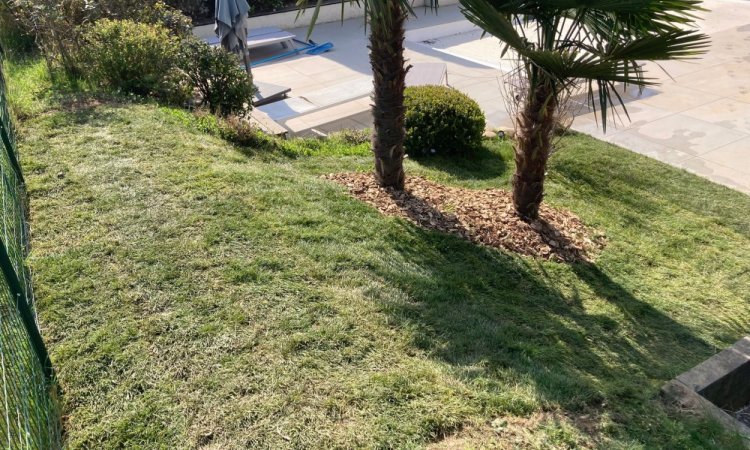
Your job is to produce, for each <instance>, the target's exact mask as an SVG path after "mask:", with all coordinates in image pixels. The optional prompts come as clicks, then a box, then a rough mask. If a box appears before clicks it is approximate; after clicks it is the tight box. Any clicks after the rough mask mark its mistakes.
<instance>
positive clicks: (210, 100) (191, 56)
mask: <svg viewBox="0 0 750 450" xmlns="http://www.w3.org/2000/svg"><path fill="white" fill-rule="evenodd" d="M180 53H181V54H180V58H179V62H180V68H181V70H182V71H183V72H184V73H185V75H186V76H187V77H188V78H189V79H190V82H191V84H192V85H193V86H195V88H196V90H197V91H198V94H199V95H200V100H199V104H200V106H205V107H206V108H208V109H209V110H210V111H211V112H212V113H214V114H219V115H222V116H230V115H238V116H244V115H246V114H247V113H248V112H249V111H250V109H251V108H252V100H253V95H254V94H255V88H254V86H253V82H252V78H251V77H250V75H249V74H248V73H247V72H245V71H244V70H243V69H242V68H241V67H240V62H239V60H238V58H237V56H236V55H233V54H231V53H229V52H227V51H226V50H224V49H221V48H214V47H211V46H210V45H208V44H206V43H205V42H202V41H200V40H199V39H197V38H192V37H191V38H189V39H186V40H185V41H184V42H183V44H182V46H181V51H180Z"/></svg>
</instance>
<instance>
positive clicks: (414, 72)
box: [406, 63, 448, 86]
mask: <svg viewBox="0 0 750 450" xmlns="http://www.w3.org/2000/svg"><path fill="white" fill-rule="evenodd" d="M447 84H448V66H447V65H446V64H445V63H417V64H414V65H413V66H412V67H411V69H409V72H407V74H406V85H407V86H425V85H437V86H442V85H447Z"/></svg>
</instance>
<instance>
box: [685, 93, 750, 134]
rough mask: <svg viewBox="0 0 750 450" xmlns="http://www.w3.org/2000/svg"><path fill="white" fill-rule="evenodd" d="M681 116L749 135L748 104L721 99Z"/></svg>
mask: <svg viewBox="0 0 750 450" xmlns="http://www.w3.org/2000/svg"><path fill="white" fill-rule="evenodd" d="M683 114H684V115H686V116H690V117H693V118H696V119H700V120H703V121H706V122H710V123H713V124H715V125H721V126H722V127H726V128H730V129H732V130H735V131H739V132H742V133H747V134H748V135H750V103H745V102H738V101H736V100H731V99H728V98H722V99H719V100H716V101H713V102H710V103H707V104H704V105H702V106H698V107H695V108H692V109H689V110H687V111H684V112H683Z"/></svg>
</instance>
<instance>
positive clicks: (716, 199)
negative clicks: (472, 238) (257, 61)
mask: <svg viewBox="0 0 750 450" xmlns="http://www.w3.org/2000/svg"><path fill="white" fill-rule="evenodd" d="M24 70H26V69H24V68H23V67H21V68H18V67H17V68H16V70H15V72H14V74H15V76H16V78H15V79H14V80H13V81H14V82H17V80H18V78H17V77H18V76H20V74H23V73H24ZM42 81H43V80H40V81H39V83H40V84H38V85H36V87H35V88H34V89H37V90H38V92H37V94H38V95H36V97H38V98H34V97H35V95H32V94H30V93H29V91H28V89H26V90H22V92H19V93H17V96H16V98H19V99H22V100H23V99H26V100H24V101H27V103H28V104H26V106H25V107H26V108H27V109H28V111H30V112H28V113H27V114H24V117H26V119H25V120H24V121H23V123H22V126H21V130H20V134H21V136H22V142H21V151H22V153H23V155H22V157H23V158H22V159H23V161H22V162H23V165H24V168H25V171H26V174H27V179H28V183H29V191H30V192H29V193H30V198H31V210H32V223H31V228H32V231H33V252H32V256H31V258H30V264H31V266H32V268H33V271H34V273H35V281H36V291H37V298H38V302H39V303H38V305H39V311H40V321H41V323H42V328H43V332H44V335H45V337H46V339H47V341H48V343H49V347H50V350H51V355H52V359H53V361H54V363H55V366H56V368H57V371H58V375H59V379H60V383H61V386H62V388H63V390H64V394H63V395H64V401H65V405H64V410H65V414H66V425H67V427H68V428H67V429H68V439H69V443H70V447H71V448H102V449H104V448H129V449H130V448H143V449H155V448H165V449H166V448H168V449H173V448H207V449H220V448H221V449H223V448H354V447H369V448H372V447H379V448H388V447H391V448H412V447H423V446H427V445H435V446H441V445H445V446H453V447H452V448H463V447H465V446H469V447H473V448H477V447H481V446H487V447H495V446H506V447H509V448H513V447H530V448H576V447H583V446H592V447H601V448H607V449H616V448H628V449H631V448H632V449H636V448H680V449H683V448H685V449H686V448H716V449H720V448H741V447H740V444H739V442H737V440H736V437H733V436H731V435H725V434H722V433H721V431H720V429H719V427H718V426H716V425H715V424H712V423H707V422H701V421H696V420H693V419H689V418H685V417H683V416H679V415H673V414H671V413H670V412H669V411H667V410H666V409H665V408H664V407H663V406H662V404H661V402H660V401H659V399H658V389H659V387H660V386H661V385H662V384H663V383H664V382H665V381H667V380H668V379H670V378H672V377H673V376H675V375H677V374H678V373H680V372H682V371H684V370H686V369H688V368H690V367H692V366H693V365H695V364H697V363H698V362H700V361H702V360H703V359H705V358H706V357H708V356H710V355H712V354H713V353H715V352H716V351H718V350H719V349H721V348H723V347H726V346H728V345H730V344H731V343H733V342H734V341H735V340H737V339H738V338H740V337H741V336H742V335H743V334H745V333H747V330H748V329H750V307H749V306H748V302H749V301H750V298H749V294H748V290H747V286H748V285H749V284H750V272H748V261H749V260H750V224H749V223H748V220H747V217H748V213H749V212H750V197H748V196H745V195H743V194H740V193H737V192H734V191H731V190H729V189H726V188H723V187H720V186H717V185H714V184H711V183H709V182H707V181H704V180H702V179H700V178H697V177H695V176H692V175H689V174H687V173H685V172H681V171H678V170H676V169H673V168H670V167H668V166H665V165H662V164H660V163H657V162H654V161H652V160H649V159H647V158H644V157H641V156H638V155H636V154H632V153H630V152H627V151H625V150H622V149H618V148H616V147H614V146H611V145H607V144H604V143H601V142H598V141H595V140H593V139H591V138H588V137H584V136H573V137H569V138H566V139H565V140H564V141H563V147H564V148H563V150H562V151H560V152H559V153H557V154H556V155H555V156H554V157H553V158H552V162H551V167H550V174H549V183H548V196H547V201H548V202H549V203H551V204H553V205H556V206H559V207H565V208H569V209H571V210H573V211H575V212H576V213H577V214H579V215H580V216H581V217H582V218H583V220H584V221H585V222H586V223H588V224H589V225H591V226H593V227H596V228H597V229H599V230H601V231H602V232H603V233H605V234H606V236H607V239H608V241H609V244H608V246H607V248H606V249H605V250H604V252H603V253H602V254H601V256H600V257H599V258H598V260H597V261H596V263H595V264H592V265H584V264H576V265H566V264H558V263H551V262H541V261H537V260H534V259H529V258H520V257H517V256H515V255H512V254H508V253H504V252H500V251H495V250H489V249H486V248H482V247H477V246H475V245H472V244H470V243H468V242H464V241H461V240H459V239H457V238H455V237H452V236H447V235H442V234H438V233H434V232H428V231H425V230H422V229H420V228H417V227H415V226H413V225H411V224H409V223H407V222H405V221H403V220H399V219H394V218H387V217H383V216H381V215H380V214H379V213H377V212H376V211H375V210H374V209H372V208H370V207H367V206H366V205H364V204H361V203H359V202H358V201H356V200H353V199H351V198H350V197H348V196H347V195H346V194H345V193H344V190H343V189H342V188H340V187H339V186H336V185H334V184H332V183H329V182H326V181H323V180H321V179H320V178H319V175H320V174H322V173H327V172H333V171H352V170H367V169H368V168H369V167H370V164H371V161H370V158H369V156H367V153H366V152H367V149H366V146H364V147H362V148H359V149H352V148H348V149H347V151H346V153H354V155H348V156H337V155H336V153H337V152H335V151H331V148H332V147H330V146H327V145H326V144H321V143H316V142H307V143H305V142H301V143H300V142H297V143H294V144H293V145H295V146H298V147H300V146H301V147H306V148H307V150H308V153H316V152H317V153H319V154H318V155H313V156H305V157H299V158H296V159H293V158H284V157H272V156H262V155H261V156H250V157H249V156H246V154H243V153H242V152H240V151H238V149H236V148H234V147H232V146H230V145H229V144H227V143H225V142H223V141H221V140H219V139H216V138H213V137H210V136H208V135H206V134H202V133H200V132H198V131H196V130H195V129H194V127H191V126H190V125H189V123H186V121H185V120H184V116H183V115H182V113H179V112H175V111H172V110H167V109H161V108H158V107H155V106H151V105H138V104H130V105H124V104H117V103H105V104H102V105H98V106H80V105H79V106H70V104H68V106H67V107H63V106H61V104H60V103H59V102H56V101H54V100H51V99H50V96H49V95H46V94H43V91H44V89H41V88H40V86H43V84H42ZM29 99H31V100H29ZM42 100H43V101H44V102H48V103H45V104H43V105H42V106H39V105H40V102H41V101H42ZM18 104H19V105H20V106H19V107H20V108H24V104H23V102H21V101H18ZM333 145H334V146H335V145H338V146H341V144H333ZM357 153H359V154H360V155H359V156H358V155H356V154H357ZM511 166H512V159H511V150H510V147H509V145H508V144H495V145H488V146H487V148H486V149H485V150H484V151H483V152H482V153H481V154H479V155H477V156H476V157H475V158H473V159H470V160H449V159H439V158H436V159H430V160H428V161H423V162H414V161H410V162H408V164H407V170H408V171H409V173H411V174H421V175H425V176H427V177H428V178H430V179H433V180H438V181H441V182H445V183H449V184H453V185H460V186H466V187H472V188H483V187H496V186H504V185H505V186H507V183H508V181H507V180H508V178H509V173H510V170H511Z"/></svg>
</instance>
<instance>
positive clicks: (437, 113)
mask: <svg viewBox="0 0 750 450" xmlns="http://www.w3.org/2000/svg"><path fill="white" fill-rule="evenodd" d="M404 96H405V98H404V106H405V107H406V117H405V126H406V141H405V143H404V146H405V149H406V153H407V154H409V155H412V156H417V155H425V154H435V153H439V154H449V153H465V152H468V151H472V150H474V149H475V148H477V147H478V146H480V145H481V142H482V133H483V132H484V127H485V119H484V114H483V113H482V110H481V109H480V108H479V105H478V104H477V102H475V101H474V100H472V99H471V98H469V97H468V96H467V95H465V94H463V93H461V92H459V91H457V90H456V89H453V88H449V87H445V86H416V87H409V88H406V90H405V91H404Z"/></svg>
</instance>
